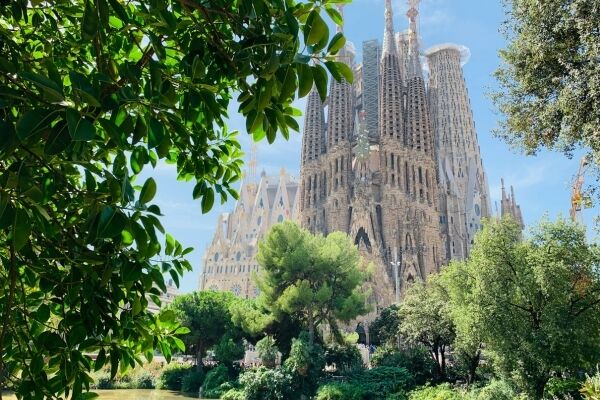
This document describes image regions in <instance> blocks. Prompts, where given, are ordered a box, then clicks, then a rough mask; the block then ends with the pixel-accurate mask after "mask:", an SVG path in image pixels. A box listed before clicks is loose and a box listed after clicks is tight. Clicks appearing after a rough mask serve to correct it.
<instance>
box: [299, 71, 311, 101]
mask: <svg viewBox="0 0 600 400" xmlns="http://www.w3.org/2000/svg"><path fill="white" fill-rule="evenodd" d="M296 69H297V70H298V79H299V83H298V97H300V98H302V97H304V96H306V95H307V94H308V93H309V92H310V90H311V89H312V87H313V73H312V70H311V68H310V66H309V65H306V64H297V66H296Z"/></svg>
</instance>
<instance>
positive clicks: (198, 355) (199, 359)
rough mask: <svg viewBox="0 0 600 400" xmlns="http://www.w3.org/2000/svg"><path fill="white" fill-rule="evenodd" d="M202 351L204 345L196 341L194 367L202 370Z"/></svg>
mask: <svg viewBox="0 0 600 400" xmlns="http://www.w3.org/2000/svg"><path fill="white" fill-rule="evenodd" d="M203 351H204V346H202V344H201V343H198V346H197V351H196V369H198V371H201V370H202V367H203V366H204V364H203V363H202V355H203V354H202V352H203Z"/></svg>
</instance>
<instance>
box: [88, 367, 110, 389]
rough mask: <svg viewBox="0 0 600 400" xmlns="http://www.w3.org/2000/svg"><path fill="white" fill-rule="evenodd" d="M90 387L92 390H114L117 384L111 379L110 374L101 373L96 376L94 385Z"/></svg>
mask: <svg viewBox="0 0 600 400" xmlns="http://www.w3.org/2000/svg"><path fill="white" fill-rule="evenodd" d="M90 386H91V388H92V389H114V388H115V382H114V381H113V380H112V379H111V378H110V372H104V371H101V372H100V373H98V374H96V375H95V376H94V383H93V384H92V385H90Z"/></svg>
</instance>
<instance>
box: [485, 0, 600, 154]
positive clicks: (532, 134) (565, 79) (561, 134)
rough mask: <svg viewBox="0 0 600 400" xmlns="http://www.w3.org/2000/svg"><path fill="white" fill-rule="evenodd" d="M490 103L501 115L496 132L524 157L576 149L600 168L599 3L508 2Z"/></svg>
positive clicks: (588, 0) (583, 0)
mask: <svg viewBox="0 0 600 400" xmlns="http://www.w3.org/2000/svg"><path fill="white" fill-rule="evenodd" d="M506 4H507V17H508V18H507V22H506V26H505V28H506V36H507V38H508V39H509V44H508V46H507V48H506V49H504V50H502V51H501V52H500V56H501V57H502V59H503V61H504V63H503V64H502V65H501V67H500V68H499V69H498V70H497V71H496V77H497V78H498V81H499V83H500V85H501V86H502V90H501V91H499V92H498V93H495V94H494V96H493V98H494V100H495V103H496V105H497V106H498V108H499V110H500V111H501V112H502V113H503V114H504V115H505V116H506V119H505V121H503V123H502V125H501V129H500V130H499V131H498V132H497V133H498V135H499V136H501V137H502V138H504V139H505V140H507V141H508V142H509V143H511V144H514V145H517V146H519V147H521V148H523V149H524V150H525V152H527V153H528V154H533V153H536V152H537V151H538V150H539V149H540V148H549V149H557V150H560V151H564V152H565V153H567V154H571V152H572V151H573V150H574V149H575V148H577V147H580V146H582V147H583V148H585V149H586V150H588V151H589V152H590V153H591V155H592V156H593V157H592V159H593V160H594V161H595V163H596V165H600V79H599V78H598V76H599V74H600V65H599V63H598V59H599V57H600V38H599V37H598V25H600V4H598V2H597V1H596V0H508V1H506Z"/></svg>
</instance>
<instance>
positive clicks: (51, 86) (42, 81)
mask: <svg viewBox="0 0 600 400" xmlns="http://www.w3.org/2000/svg"><path fill="white" fill-rule="evenodd" d="M19 77H21V78H23V79H25V80H27V81H30V82H33V83H34V84H35V85H36V86H37V87H38V88H39V89H40V90H41V91H42V93H43V94H44V95H46V97H48V100H50V101H51V102H58V101H62V100H63V99H64V97H63V94H62V89H61V87H60V86H59V85H58V83H56V82H54V81H53V80H52V79H49V78H47V77H45V76H43V75H40V74H36V73H33V72H29V71H22V72H19Z"/></svg>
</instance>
